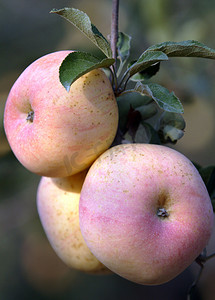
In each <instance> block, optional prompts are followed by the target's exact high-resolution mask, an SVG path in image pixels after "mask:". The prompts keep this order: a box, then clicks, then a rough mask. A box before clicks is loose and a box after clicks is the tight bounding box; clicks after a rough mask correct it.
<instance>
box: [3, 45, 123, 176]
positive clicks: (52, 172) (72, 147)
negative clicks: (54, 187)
mask: <svg viewBox="0 0 215 300" xmlns="http://www.w3.org/2000/svg"><path fill="white" fill-rule="evenodd" d="M69 53H71V51H57V52H54V53H50V54H47V55H45V56H43V57H41V58H39V59H38V60H36V61H35V62H33V63H32V64H31V65H30V66H28V67H27V68H26V69H25V70H24V72H23V73H22V74H21V75H20V76H19V78H18V79H17V80H16V82H15V83H14V85H13V87H12V89H11V91H10V93H9V95H8V98H7V102H6V107H5V112H4V127H5V132H6V135H7V139H8V141H9V144H10V146H11V149H12V151H13V152H14V154H15V156H16V157H17V159H18V160H19V161H20V162H21V163H22V164H23V165H24V166H25V167H26V168H27V169H28V170H30V171H31V172H33V173H36V174H39V175H41V176H47V177H66V176H70V175H73V174H75V173H78V172H80V171H82V170H84V169H86V168H87V167H89V166H90V165H91V164H92V162H93V161H94V160H95V159H96V158H97V157H98V156H99V155H100V154H101V153H102V152H104V151H105V150H106V149H108V148H109V147H110V145H111V143H112V141H113V139H114V137H115V134H116V130H117V126H118V106H117V103H116V99H115V96H114V93H113V89H112V86H111V83H110V81H109V79H108V77H107V76H106V75H105V73H104V71H103V70H102V69H96V70H93V71H91V72H89V73H87V74H85V75H83V76H82V77H80V78H79V79H78V80H77V81H75V82H74V83H73V84H72V85H71V88H70V91H69V93H68V92H67V91H66V89H65V88H64V87H63V85H62V84H61V83H60V80H59V67H60V65H61V63H62V61H63V60H64V58H65V57H66V56H67V55H68V54H69Z"/></svg>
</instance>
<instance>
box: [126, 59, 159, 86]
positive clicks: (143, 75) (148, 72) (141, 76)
mask: <svg viewBox="0 0 215 300" xmlns="http://www.w3.org/2000/svg"><path fill="white" fill-rule="evenodd" d="M159 69H160V62H158V63H155V64H153V65H151V66H150V67H148V68H146V69H145V70H143V71H141V72H139V73H137V74H135V75H134V76H132V77H131V80H132V81H143V80H146V79H150V78H151V77H152V76H154V75H155V74H157V72H158V71H159Z"/></svg>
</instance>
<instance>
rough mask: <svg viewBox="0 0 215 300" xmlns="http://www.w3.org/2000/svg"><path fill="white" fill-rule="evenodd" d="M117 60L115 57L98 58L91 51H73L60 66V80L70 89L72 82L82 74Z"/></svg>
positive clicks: (105, 66)
mask: <svg viewBox="0 0 215 300" xmlns="http://www.w3.org/2000/svg"><path fill="white" fill-rule="evenodd" d="M114 62H115V60H114V59H113V58H104V59H102V60H101V59H98V58H97V57H95V56H93V55H92V54H90V53H85V52H72V53H70V54H69V55H68V56H67V57H66V58H65V59H64V61H63V62H62V64H61V66H60V82H61V83H62V85H63V86H64V87H65V89H66V90H67V91H69V89H70V86H71V84H72V83H73V82H74V81H75V80H77V79H78V78H79V77H81V76H82V75H84V74H86V73H88V72H90V71H92V70H94V69H98V68H107V67H109V66H111V65H112V64H113V63H114Z"/></svg>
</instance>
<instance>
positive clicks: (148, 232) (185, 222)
mask: <svg viewBox="0 0 215 300" xmlns="http://www.w3.org/2000/svg"><path fill="white" fill-rule="evenodd" d="M79 218H80V228H81V231H82V234H83V237H84V239H85V241H86V243H87V245H88V247H89V248H90V250H91V251H92V253H93V254H94V255H95V256H96V257H97V258H98V260H100V261H101V262H102V263H103V264H104V265H106V266H107V267H108V268H109V269H110V270H111V271H113V272H115V273H117V274H119V275H121V276H122V277H124V278H127V279H129V280H131V281H134V282H136V283H140V284H146V285H152V284H162V283H165V282H167V281H169V280H171V279H173V278H174V277H176V276H177V275H178V274H179V273H181V272H182V271H183V270H184V269H185V268H187V267H188V266H189V265H190V264H191V263H192V262H193V261H194V260H195V259H196V258H197V256H198V255H199V254H200V253H201V252H202V250H203V249H204V247H205V246H206V244H207V242H208V240H209V238H210V235H211V232H212V227H213V219H214V216H213V210H212V205H211V201H210V198H209V195H208V192H207V190H206V187H205V185H204V183H203V181H202V179H201V177H200V175H199V173H198V171H197V170H196V168H195V167H194V166H193V164H192V163H191V162H190V160H189V159H188V158H186V157H185V156H184V155H182V154H181V153H179V152H177V151H176V150H173V149H170V148H168V147H165V146H159V145H147V144H126V145H125V144H124V145H119V146H115V147H113V148H110V149H109V150H107V151H106V152H104V153H103V154H102V155H101V156H100V157H99V158H98V159H97V160H96V161H95V162H94V163H93V165H92V166H91V168H90V169H89V172H88V174H87V176H86V179H85V181H84V184H83V187H82V191H81V197H80V204H79Z"/></svg>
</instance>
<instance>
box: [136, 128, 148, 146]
mask: <svg viewBox="0 0 215 300" xmlns="http://www.w3.org/2000/svg"><path fill="white" fill-rule="evenodd" d="M150 140H151V131H150V130H149V129H148V128H147V127H145V126H144V125H143V124H141V123H140V125H139V127H138V129H137V131H136V134H135V138H134V142H135V143H147V144H148V143H149V142H150Z"/></svg>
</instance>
